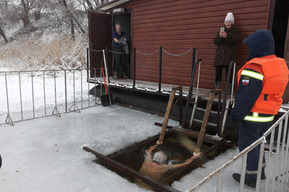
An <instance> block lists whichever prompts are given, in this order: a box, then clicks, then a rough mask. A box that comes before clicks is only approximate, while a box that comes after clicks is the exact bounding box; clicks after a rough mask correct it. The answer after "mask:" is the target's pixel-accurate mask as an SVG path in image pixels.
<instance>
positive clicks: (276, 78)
mask: <svg viewBox="0 0 289 192" xmlns="http://www.w3.org/2000/svg"><path fill="white" fill-rule="evenodd" d="M244 43H245V44H247V45H248V46H249V58H248V60H249V61H248V62H247V63H246V64H245V65H244V66H243V68H242V69H241V70H240V71H239V72H238V82H239V87H238V90H237V93H236V98H235V106H234V108H233V109H232V110H231V116H232V118H233V119H235V120H237V121H239V122H240V128H239V150H240V151H242V150H243V149H245V148H246V147H248V146H249V145H251V144H252V143H253V142H255V141H256V140H257V139H259V138H260V137H261V136H262V135H263V134H264V133H265V132H266V131H267V130H268V128H269V127H270V126H271V125H272V124H273V120H274V115H276V114H277V113H278V111H279V110H280V107H281V104H282V96H283V93H284V91H285V88H286V85H287V83H288V67H287V65H286V62H285V60H284V59H281V58H277V57H276V55H275V54H274V49H275V43H274V38H273V35H272V33H271V32H270V31H268V30H259V31H256V32H255V33H253V34H251V35H250V36H249V37H248V38H247V39H245V40H244ZM259 154H260V147H259V146H258V147H256V148H254V149H253V150H252V151H250V152H249V153H248V157H247V167H246V175H245V184H247V185H248V186H250V187H256V180H257V174H258V162H259ZM265 166H266V164H265V158H263V169H262V175H261V179H266V176H265ZM233 178H234V179H235V180H236V181H238V182H240V178H241V176H240V174H237V173H234V174H233Z"/></svg>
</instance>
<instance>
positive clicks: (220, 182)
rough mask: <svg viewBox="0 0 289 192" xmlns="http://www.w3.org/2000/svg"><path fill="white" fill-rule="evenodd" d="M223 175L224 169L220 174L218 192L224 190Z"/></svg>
mask: <svg viewBox="0 0 289 192" xmlns="http://www.w3.org/2000/svg"><path fill="white" fill-rule="evenodd" d="M223 175H224V170H221V171H220V173H219V174H218V181H217V190H216V191H217V192H221V191H222V182H223Z"/></svg>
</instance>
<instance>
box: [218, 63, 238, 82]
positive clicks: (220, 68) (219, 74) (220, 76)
mask: <svg viewBox="0 0 289 192" xmlns="http://www.w3.org/2000/svg"><path fill="white" fill-rule="evenodd" d="M223 69H225V70H226V77H228V73H229V66H228V67H222V66H217V67H216V80H215V81H216V82H218V81H222V74H223ZM233 75H234V74H231V77H230V83H231V82H232V78H233Z"/></svg>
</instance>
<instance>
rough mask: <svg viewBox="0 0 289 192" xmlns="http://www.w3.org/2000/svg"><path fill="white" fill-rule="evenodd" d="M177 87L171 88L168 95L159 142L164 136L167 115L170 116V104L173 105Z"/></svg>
mask: <svg viewBox="0 0 289 192" xmlns="http://www.w3.org/2000/svg"><path fill="white" fill-rule="evenodd" d="M177 89H180V88H179V87H178V88H173V89H172V92H171V95H170V98H169V102H168V106H167V110H166V114H165V118H164V122H163V125H162V130H161V133H160V137H159V142H160V143H162V142H163V141H164V137H165V133H166V129H167V126H168V122H169V117H170V114H171V111H172V106H173V102H174V98H175V94H176V90H177Z"/></svg>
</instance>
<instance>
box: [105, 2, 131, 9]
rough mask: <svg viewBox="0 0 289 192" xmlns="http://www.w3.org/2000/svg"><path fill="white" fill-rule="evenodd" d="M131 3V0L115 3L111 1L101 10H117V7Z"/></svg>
mask: <svg viewBox="0 0 289 192" xmlns="http://www.w3.org/2000/svg"><path fill="white" fill-rule="evenodd" d="M129 1H130V0H115V1H111V2H109V3H108V4H105V5H103V6H101V7H100V8H99V9H100V10H101V11H108V10H110V9H113V8H115V7H117V6H119V5H122V4H124V3H127V2H129Z"/></svg>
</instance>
